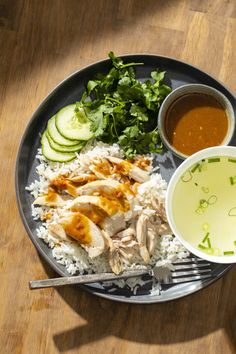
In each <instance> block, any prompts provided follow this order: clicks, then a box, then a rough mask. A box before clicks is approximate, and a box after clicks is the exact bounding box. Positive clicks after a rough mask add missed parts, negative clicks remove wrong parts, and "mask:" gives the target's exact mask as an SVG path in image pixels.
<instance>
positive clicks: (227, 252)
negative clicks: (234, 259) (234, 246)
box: [223, 251, 234, 256]
mask: <svg viewBox="0 0 236 354" xmlns="http://www.w3.org/2000/svg"><path fill="white" fill-rule="evenodd" d="M223 253H224V255H225V256H230V255H232V254H234V251H224V252H223Z"/></svg>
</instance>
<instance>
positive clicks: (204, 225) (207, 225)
mask: <svg viewBox="0 0 236 354" xmlns="http://www.w3.org/2000/svg"><path fill="white" fill-rule="evenodd" d="M202 229H203V231H208V230H209V229H210V225H209V224H208V223H207V222H205V223H204V224H203V225H202Z"/></svg>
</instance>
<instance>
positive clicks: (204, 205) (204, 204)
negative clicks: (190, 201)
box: [199, 199, 209, 208]
mask: <svg viewBox="0 0 236 354" xmlns="http://www.w3.org/2000/svg"><path fill="white" fill-rule="evenodd" d="M199 204H200V208H207V207H208V204H209V203H208V201H207V200H206V199H201V200H200V202H199Z"/></svg>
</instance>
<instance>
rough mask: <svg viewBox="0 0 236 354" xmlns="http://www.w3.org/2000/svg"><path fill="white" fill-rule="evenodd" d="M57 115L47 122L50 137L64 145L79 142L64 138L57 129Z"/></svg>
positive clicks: (72, 144)
mask: <svg viewBox="0 0 236 354" xmlns="http://www.w3.org/2000/svg"><path fill="white" fill-rule="evenodd" d="M55 119H56V115H55V116H53V117H52V118H50V119H49V121H48V124H47V131H48V134H49V135H50V137H51V138H52V139H53V140H54V141H55V143H56V144H59V145H63V146H74V145H77V144H79V141H78V140H69V139H66V138H64V136H62V135H61V134H60V133H59V131H58V130H57V127H56V124H55Z"/></svg>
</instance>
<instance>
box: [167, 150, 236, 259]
mask: <svg viewBox="0 0 236 354" xmlns="http://www.w3.org/2000/svg"><path fill="white" fill-rule="evenodd" d="M235 195H236V147H233V146H217V147H212V148H208V149H204V150H201V151H199V152H197V153H195V154H193V155H192V156H190V157H188V158H187V159H186V160H185V161H184V162H183V163H182V164H181V165H180V166H179V167H178V168H177V170H176V171H175V173H174V174H173V176H172V178H171V180H170V183H169V185H168V188H167V196H166V214H167V219H168V222H169V225H170V227H171V229H172V231H173V234H174V235H175V236H176V237H177V238H178V239H179V241H180V242H181V243H182V244H183V245H184V246H185V247H186V249H187V250H189V251H190V252H191V253H193V254H195V255H196V256H198V257H200V258H203V259H206V260H208V261H210V262H215V263H235V262H236V198H235Z"/></svg>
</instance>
